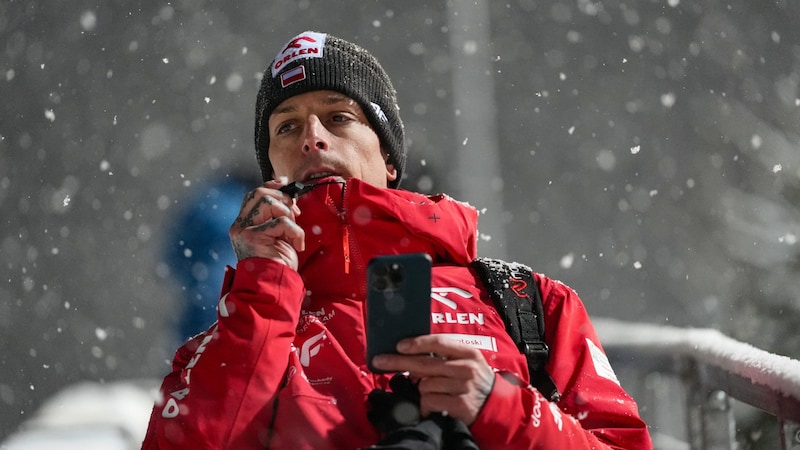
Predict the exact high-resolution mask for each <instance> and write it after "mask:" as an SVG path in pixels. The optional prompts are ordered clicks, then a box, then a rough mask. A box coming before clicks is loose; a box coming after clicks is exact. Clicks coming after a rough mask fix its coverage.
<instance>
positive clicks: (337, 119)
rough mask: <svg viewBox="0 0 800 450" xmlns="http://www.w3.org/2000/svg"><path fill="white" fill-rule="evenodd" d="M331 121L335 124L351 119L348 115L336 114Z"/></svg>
mask: <svg viewBox="0 0 800 450" xmlns="http://www.w3.org/2000/svg"><path fill="white" fill-rule="evenodd" d="M331 120H332V121H334V122H347V121H348V120H350V117H349V116H348V115H347V114H334V115H333V116H331Z"/></svg>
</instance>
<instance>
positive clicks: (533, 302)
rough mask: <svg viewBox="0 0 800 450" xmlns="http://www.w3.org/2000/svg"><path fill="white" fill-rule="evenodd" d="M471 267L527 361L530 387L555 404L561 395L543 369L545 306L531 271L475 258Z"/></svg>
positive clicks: (545, 347) (488, 259) (544, 354)
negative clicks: (476, 273)
mask: <svg viewBox="0 0 800 450" xmlns="http://www.w3.org/2000/svg"><path fill="white" fill-rule="evenodd" d="M472 267H474V268H475V270H476V271H477V272H478V275H479V276H480V278H481V281H483V284H484V286H486V289H487V290H488V292H489V296H490V297H492V300H493V301H494V304H495V308H496V309H497V313H498V314H499V315H500V317H502V318H503V323H505V325H506V332H508V334H509V336H511V338H512V339H513V340H514V342H515V343H516V344H517V348H518V349H519V351H520V353H522V354H524V355H525V358H526V359H527V360H528V371H529V372H530V377H531V385H532V386H533V387H535V388H536V389H537V390H538V391H539V392H541V393H542V395H544V396H545V397H546V398H547V399H548V400H550V401H553V402H557V401H558V400H559V399H560V398H561V394H560V393H559V392H558V388H557V387H556V384H555V382H554V381H553V378H552V377H550V374H548V373H547V370H546V369H545V365H546V364H547V360H548V358H549V356H550V348H549V347H548V346H547V343H545V341H544V306H543V305H542V294H541V293H540V292H539V286H538V285H537V284H536V280H535V279H534V278H533V270H532V269H531V268H530V267H528V266H526V265H524V264H520V263H509V262H506V261H501V260H499V259H492V258H483V257H481V258H476V259H475V261H473V262H472Z"/></svg>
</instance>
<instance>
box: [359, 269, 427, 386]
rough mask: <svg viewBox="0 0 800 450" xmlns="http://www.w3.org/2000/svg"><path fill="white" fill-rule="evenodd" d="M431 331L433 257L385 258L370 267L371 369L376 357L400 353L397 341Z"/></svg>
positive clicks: (368, 357)
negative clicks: (382, 354) (397, 348)
mask: <svg viewBox="0 0 800 450" xmlns="http://www.w3.org/2000/svg"><path fill="white" fill-rule="evenodd" d="M430 332H431V257H430V256H429V255H428V254H426V253H409V254H405V255H382V256H376V257H375V258H372V260H370V262H369V264H368V265H367V367H369V369H370V370H371V371H373V372H375V373H381V372H383V371H381V370H379V369H376V368H374V367H372V357H373V356H375V355H378V354H381V353H397V350H396V346H397V342H398V341H400V340H401V339H405V338H408V337H414V336H421V335H424V334H430Z"/></svg>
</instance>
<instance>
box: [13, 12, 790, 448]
mask: <svg viewBox="0 0 800 450" xmlns="http://www.w3.org/2000/svg"><path fill="white" fill-rule="evenodd" d="M798 18H800V3H798V2H792V1H790V0H777V1H770V2H757V1H744V0H729V1H727V0H726V1H721V0H640V1H637V2H626V1H617V0H608V1H605V0H604V1H592V0H563V1H558V0H551V1H534V0H508V1H491V2H490V1H488V0H482V1H458V0H452V1H418V0H409V1H403V2H400V1H378V0H357V1H356V0H353V1H339V2H326V1H321V0H320V1H314V0H298V1H271V2H264V1H254V0H243V1H239V2H220V1H216V2H215V1H211V0H177V1H172V2H122V1H119V0H112V1H108V2H103V3H97V2H87V1H80V0H62V1H24V2H23V1H15V0H7V1H4V2H2V3H0V99H2V101H1V102H0V211H2V215H1V216H0V275H1V276H0V440H2V438H3V436H6V435H8V434H9V433H10V432H12V431H13V430H14V429H15V428H16V427H17V426H18V425H19V424H20V423H21V422H22V421H24V420H26V419H28V418H30V416H31V415H32V413H33V412H34V411H35V410H36V409H37V408H38V407H39V406H40V405H41V404H42V402H43V401H44V400H45V399H46V398H48V397H50V396H52V395H53V394H54V393H55V392H57V391H58V390H60V389H61V388H63V387H65V386H67V385H71V384H74V383H78V382H82V381H96V382H102V383H112V382H114V381H117V380H126V379H151V378H158V379H160V378H161V377H162V376H163V375H164V374H166V372H167V371H168V369H169V366H168V361H169V360H170V359H171V356H172V353H173V352H174V350H175V348H176V347H177V345H178V343H179V342H180V341H181V339H182V336H183V335H184V334H185V333H184V331H181V330H183V328H181V327H182V325H181V321H182V320H183V319H182V317H184V316H185V314H186V308H187V306H186V305H187V304H189V303H191V302H193V301H198V302H200V303H202V302H201V301H200V300H202V299H203V296H204V295H209V294H205V293H203V292H208V291H207V289H211V291H212V292H214V291H216V290H218V288H219V286H218V281H216V279H215V278H214V277H216V276H217V275H218V274H219V272H220V271H221V269H222V267H223V266H224V265H225V264H226V263H232V262H233V261H231V259H232V256H231V255H230V253H227V252H229V249H228V248H227V247H228V246H227V243H225V242H224V241H223V243H222V244H219V243H215V244H214V245H218V246H219V245H221V247H214V248H215V249H217V248H218V250H207V249H205V248H204V249H203V250H195V251H193V249H197V248H199V247H195V245H205V244H194V243H193V242H194V241H192V240H191V236H197V235H198V233H199V235H200V236H203V232H201V231H199V230H203V229H208V230H211V229H216V230H222V233H224V232H226V229H227V224H228V223H230V222H231V221H232V220H233V217H235V213H236V211H237V210H238V202H239V199H238V198H237V199H236V200H235V202H234V204H235V208H234V211H233V212H232V213H230V212H227V210H226V211H222V210H223V209H224V208H223V205H224V204H227V203H224V202H223V200H222V198H223V197H225V196H226V195H228V194H221V192H222V191H221V188H219V187H218V186H220V184H219V183H220V182H222V183H225V182H226V181H230V180H232V179H234V178H236V179H244V180H254V181H253V183H257V182H258V181H257V180H258V179H259V173H258V167H257V164H256V160H255V156H254V150H253V144H252V142H253V111H254V100H255V96H256V92H257V89H258V83H259V80H260V77H261V76H262V72H263V70H264V69H265V67H266V66H267V63H268V62H269V61H270V60H271V59H272V57H273V56H274V55H275V54H276V53H277V52H278V50H280V49H282V46H283V44H285V43H286V42H287V41H288V40H289V39H290V38H291V37H292V36H294V35H295V34H297V33H299V32H300V31H304V30H307V29H311V30H319V31H325V32H329V33H332V34H335V35H338V36H341V37H343V38H345V39H348V40H352V41H355V42H357V43H359V44H361V45H362V46H364V47H366V48H368V49H369V50H370V51H371V52H373V53H374V54H375V55H376V56H377V57H378V59H379V60H381V61H382V63H383V65H384V67H385V69H386V70H387V71H388V72H389V74H390V75H391V76H392V79H393V82H394V84H395V87H396V88H397V90H398V95H399V102H400V107H401V113H402V117H403V120H404V122H405V127H406V135H407V138H408V151H409V156H410V159H409V166H408V170H407V172H408V174H407V178H406V179H405V181H404V182H403V187H405V188H406V189H410V190H416V191H421V192H447V193H449V194H451V195H452V196H453V197H455V198H457V199H460V200H464V201H468V202H470V203H471V204H472V205H474V206H475V207H477V208H478V209H479V210H480V211H481V212H482V215H481V222H480V231H481V233H482V234H481V242H480V249H481V252H482V253H483V254H484V255H486V256H495V257H504V258H508V259H512V260H517V261H520V262H524V263H526V264H528V265H531V266H533V268H534V269H535V270H536V271H539V272H543V273H545V274H547V275H549V276H551V277H553V278H556V279H560V280H562V281H564V282H565V283H567V284H569V285H570V286H572V287H573V288H575V289H576V290H577V291H578V293H579V294H580V295H581V297H582V298H583V300H584V302H585V303H586V306H587V308H588V310H589V312H590V313H591V314H592V315H593V316H596V317H600V316H605V317H613V318H618V319H623V320H631V321H642V322H648V323H656V324H669V325H675V326H702V327H713V328H716V329H719V330H721V331H723V332H724V333H726V334H728V335H730V336H732V337H734V338H736V339H739V340H742V341H745V342H748V343H751V344H753V345H755V346H757V347H760V348H763V349H766V350H769V351H771V352H775V353H778V354H782V355H786V356H790V357H794V358H798V357H800V350H799V349H800V334H799V333H797V331H796V330H797V329H798V327H800V314H798V312H799V311H800V258H798V255H799V254H800V245H798V236H800V93H799V92H798V87H799V86H800V28H799V27H797V21H798ZM215 189H216V190H215ZM225 192H228V191H225ZM237 196H238V194H237V195H236V196H234V197H237ZM231 214H233V215H231ZM187 217H188V218H189V219H187ZM205 217H213V218H215V219H220V218H221V219H222V221H221V222H220V223H221V224H222V225H220V223H216V224H206V223H204V222H203V220H204V218H205ZM184 224H185V225H184ZM198 224H199V225H202V226H198ZM213 227H216V228H213ZM208 233H209V236H211V231H208ZM209 239H211V237H209ZM209 248H210V247H209ZM199 285H203V287H202V289H206V291H203V292H201V288H200V287H198V286H199ZM201 309H202V308H201ZM211 313H212V314H213V311H211ZM198 320H200V321H202V320H203V319H202V318H199V319H198ZM198 331H200V330H198Z"/></svg>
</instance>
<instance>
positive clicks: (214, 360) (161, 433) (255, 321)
mask: <svg viewBox="0 0 800 450" xmlns="http://www.w3.org/2000/svg"><path fill="white" fill-rule="evenodd" d="M225 286H226V287H227V288H229V290H228V291H227V293H226V294H224V295H223V296H222V299H221V300H220V304H219V311H218V321H217V323H216V324H214V325H212V327H211V328H210V329H209V330H208V331H206V332H205V333H203V334H200V335H198V336H196V337H195V338H193V339H191V340H190V341H188V342H187V343H186V344H184V346H182V347H181V348H180V349H179V350H178V352H177V353H176V355H175V359H174V361H173V366H172V372H171V373H170V374H169V375H167V376H166V378H164V381H163V383H162V385H161V400H160V401H158V402H156V405H155V406H154V408H153V412H152V415H151V417H150V425H149V427H148V431H147V435H146V437H145V440H144V443H143V444H142V448H143V449H148V450H149V449H189V448H191V449H200V448H208V449H225V448H263V447H264V443H265V441H266V438H267V437H268V429H269V423H270V420H271V414H272V409H273V406H272V404H273V401H274V399H275V397H276V393H277V391H278V390H279V388H280V385H281V383H282V380H283V377H284V373H285V371H286V367H287V365H288V360H289V354H290V352H291V351H292V341H293V339H294V335H295V327H296V324H297V320H298V317H299V315H300V305H301V301H302V298H303V294H304V288H303V283H302V280H301V278H300V275H298V274H297V272H295V271H294V270H292V269H291V268H289V267H287V266H285V265H283V264H281V263H278V262H275V261H272V260H267V259H258V258H249V259H245V260H242V261H240V262H239V263H238V265H237V269H236V271H235V275H234V271H233V269H230V268H228V273H227V274H226V282H225ZM225 290H226V288H223V292H224V291H225Z"/></svg>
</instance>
